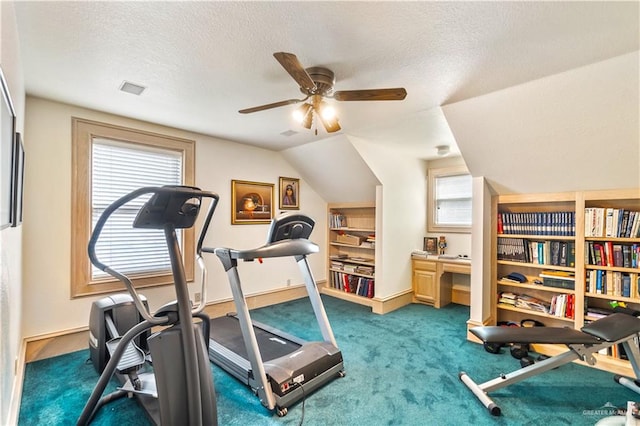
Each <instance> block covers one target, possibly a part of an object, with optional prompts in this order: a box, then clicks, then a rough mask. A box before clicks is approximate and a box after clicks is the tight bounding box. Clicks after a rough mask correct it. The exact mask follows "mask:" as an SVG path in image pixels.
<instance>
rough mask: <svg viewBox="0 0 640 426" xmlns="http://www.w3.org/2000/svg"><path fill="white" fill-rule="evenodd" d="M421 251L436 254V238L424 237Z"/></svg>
mask: <svg viewBox="0 0 640 426" xmlns="http://www.w3.org/2000/svg"><path fill="white" fill-rule="evenodd" d="M422 250H423V251H426V252H427V254H438V238H436V237H425V238H424V244H423V248H422Z"/></svg>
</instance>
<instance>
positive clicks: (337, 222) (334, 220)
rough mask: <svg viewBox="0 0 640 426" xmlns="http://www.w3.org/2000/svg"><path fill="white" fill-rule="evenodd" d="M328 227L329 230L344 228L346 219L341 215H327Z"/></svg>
mask: <svg viewBox="0 0 640 426" xmlns="http://www.w3.org/2000/svg"><path fill="white" fill-rule="evenodd" d="M329 227H330V228H346V227H347V217H346V216H345V215H343V214H342V213H329Z"/></svg>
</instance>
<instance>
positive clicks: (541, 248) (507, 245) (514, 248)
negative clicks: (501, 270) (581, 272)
mask: <svg viewBox="0 0 640 426" xmlns="http://www.w3.org/2000/svg"><path fill="white" fill-rule="evenodd" d="M497 249H498V260H510V261H512V262H523V263H533V264H536V265H553V266H569V267H572V266H575V264H576V245H575V243H574V242H573V241H531V240H529V239H526V238H501V237H498V247H497Z"/></svg>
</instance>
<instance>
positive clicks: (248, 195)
mask: <svg viewBox="0 0 640 426" xmlns="http://www.w3.org/2000/svg"><path fill="white" fill-rule="evenodd" d="M273 187H274V185H273V184H272V183H263V182H251V181H245V180H232V181H231V224H232V225H252V224H264V223H267V224H268V223H270V222H271V219H272V218H273Z"/></svg>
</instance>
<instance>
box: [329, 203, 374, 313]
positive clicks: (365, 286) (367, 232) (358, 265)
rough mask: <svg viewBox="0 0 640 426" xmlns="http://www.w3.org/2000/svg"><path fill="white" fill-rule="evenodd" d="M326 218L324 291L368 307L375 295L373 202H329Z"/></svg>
mask: <svg viewBox="0 0 640 426" xmlns="http://www.w3.org/2000/svg"><path fill="white" fill-rule="evenodd" d="M327 220H328V232H329V233H328V238H327V240H328V250H327V253H328V256H329V258H328V262H327V264H328V266H329V270H328V273H327V285H326V286H325V287H324V289H323V291H324V292H325V293H328V294H331V295H333V296H337V297H341V298H343V299H347V300H349V301H352V302H356V303H361V304H364V305H368V306H371V299H373V298H374V297H375V257H376V256H375V254H376V209H375V204H373V203H339V204H329V206H328V218H327Z"/></svg>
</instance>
